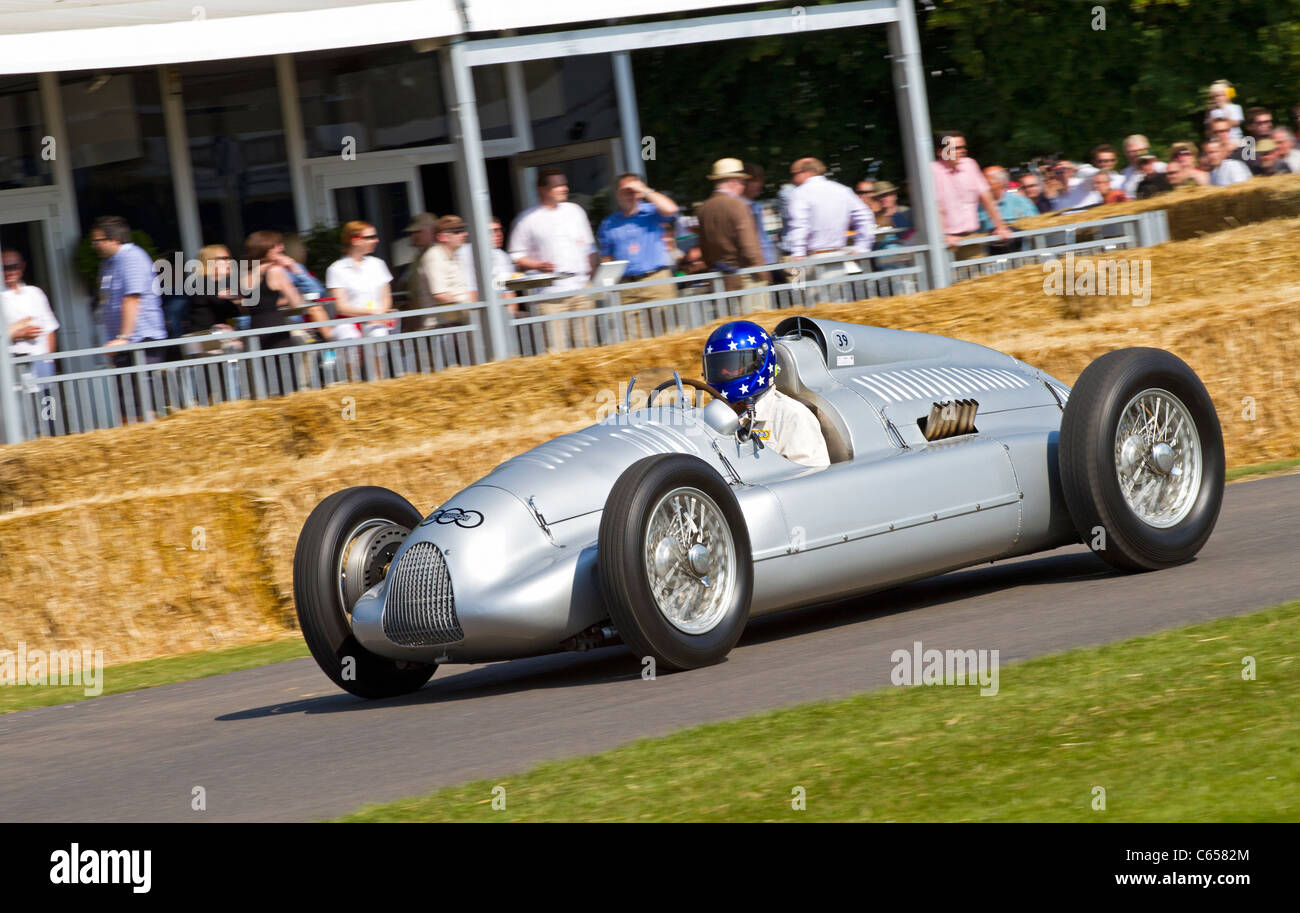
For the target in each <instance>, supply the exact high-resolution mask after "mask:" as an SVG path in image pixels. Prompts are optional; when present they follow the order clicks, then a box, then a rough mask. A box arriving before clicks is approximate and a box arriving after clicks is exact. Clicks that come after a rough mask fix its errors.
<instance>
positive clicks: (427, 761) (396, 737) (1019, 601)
mask: <svg viewBox="0 0 1300 913" xmlns="http://www.w3.org/2000/svg"><path fill="white" fill-rule="evenodd" d="M1298 533H1300V476H1297V475H1293V476H1283V477H1278V478H1271V479H1262V480H1259V481H1255V482H1246V483H1242V484H1237V485H1230V486H1228V489H1227V493H1226V497H1225V501H1224V509H1223V513H1222V515H1221V517H1220V519H1219V525H1218V527H1217V529H1216V531H1215V533H1214V535H1213V536H1212V537H1211V538H1210V541H1209V543H1208V544H1207V545H1206V547H1205V549H1204V550H1203V551H1202V552H1201V554H1200V556H1198V558H1197V560H1196V561H1194V562H1192V563H1190V564H1188V565H1184V566H1182V567H1179V568H1175V569H1173V570H1168V571H1161V572H1157V573H1151V574H1138V575H1125V574H1120V573H1117V572H1114V571H1112V570H1111V569H1110V568H1109V567H1108V566H1107V565H1105V564H1103V563H1102V562H1101V561H1100V560H1099V559H1097V558H1096V557H1095V556H1093V555H1092V554H1090V553H1089V552H1087V551H1086V550H1085V549H1084V548H1083V547H1082V546H1079V547H1075V548H1070V549H1060V550H1057V551H1055V552H1050V553H1046V554H1043V555H1039V556H1035V557H1030V558H1024V559H1019V560H1015V561H1008V562H1002V563H998V564H995V565H985V566H982V567H979V568H974V569H969V570H965V571H958V572H955V573H951V574H947V575H945V576H943V577H938V578H934V579H932V580H928V581H923V582H919V583H914V584H909V585H907V586H904V587H900V588H897V589H894V590H891V591H888V592H886V593H879V594H875V595H872V596H869V597H866V598H862V599H858V600H853V601H849V602H843V603H837V604H835V605H832V606H826V607H822V608H818V609H801V610H798V611H794V612H788V613H784V614H781V615H777V616H771V617H767V618H763V619H758V620H756V621H755V622H754V623H753V624H752V625H751V626H750V629H749V631H748V632H747V633H746V636H745V637H744V639H743V640H741V642H740V644H739V645H738V646H737V648H736V649H735V650H734V651H732V653H731V655H730V657H729V658H728V659H727V661H726V662H724V663H722V664H720V665H717V666H714V667H711V668H707V669H700V670H697V671H694V672H690V673H682V674H676V675H661V676H659V677H658V678H656V679H655V680H653V681H647V680H643V679H642V678H641V675H640V671H641V667H640V664H639V662H638V661H637V660H636V659H635V658H634V657H633V656H632V655H631V654H630V653H628V652H627V651H626V650H625V649H624V648H622V647H610V648H606V649H603V650H597V651H594V652H591V653H585V654H561V655H556V656H547V657H541V658H537V659H530V660H517V661H514V662H509V663H494V664H490V665H485V666H466V667H461V666H453V667H448V668H446V669H442V670H439V672H438V673H437V674H436V675H435V676H434V677H433V680H432V681H431V682H430V683H429V684H428V685H426V686H425V687H424V689H422V690H421V691H419V692H418V693H416V694H414V695H409V696H407V697H404V698H396V699H391V700H386V701H378V702H366V701H361V700H359V699H357V698H354V697H352V696H350V695H347V694H344V693H343V692H340V691H338V690H337V689H335V688H334V686H333V685H332V684H331V683H330V682H329V681H328V680H327V679H326V678H325V677H324V676H323V675H322V674H321V673H320V672H319V671H318V670H317V668H316V666H315V664H314V663H313V661H312V660H310V659H303V660H295V661H293V662H287V663H280V664H277V665H273V666H265V667H262V668H259V669H250V670H246V671H244V672H235V673H231V674H228V675H221V676H215V677H212V678H206V679H201V680H199V681H194V682H184V683H181V684H177V685H168V686H165V687H161V688H154V689H150V690H146V691H139V692H134V693H131V694H121V695H114V696H110V697H101V698H97V699H94V700H89V701H83V702H80V703H76V704H67V705H63V706H60V707H48V708H42V709H38V710H29V711H25V712H23V713H16V714H9V715H6V716H0V819H3V820H6V821H46V822H48V821H102V820H107V821H138V820H145V821H173V820H175V821H231V820H241V821H259V820H277V821H279V820H304V819H316V818H323V817H330V816H334V815H338V814H343V813H346V812H349V811H352V810H354V809H356V808H357V807H359V806H360V805H362V804H364V803H367V802H376V801H383V800H389V799H395V798H398V797H401V796H406V795H411V794H416V793H423V792H427V791H429V790H431V789H433V788H435V787H438V786H444V785H449V784H455V783H459V782H464V781H466V780H470V779H477V778H492V777H498V776H502V775H505V774H509V773H512V772H518V771H521V770H524V769H526V768H528V767H530V766H532V765H533V764H535V763H537V762H539V761H542V760H548V759H555V758H563V757H568V756H574V755H580V754H587V753H590V752H595V751H600V750H602V749H607V748H611V747H614V746H616V745H619V744H622V743H625V742H628V741H631V740H633V739H636V738H640V737H643V736H654V735H661V734H664V733H668V732H671V731H673V730H676V729H680V728H682V727H684V726H690V725H694V724H698V723H704V722H708V721H713V720H720V719H726V718H730V717H737V716H741V715H744V714H748V713H752V712H755V711H759V710H764V709H768V708H772V707H778V706H782V705H786V704H794V703H800V702H805V701H811V700H817V699H821V698H831V697H837V696H841V695H847V694H851V693H854V692H858V691H865V690H868V689H871V688H877V687H880V686H883V685H887V684H888V683H889V673H890V669H891V668H892V663H891V662H890V654H891V653H892V652H893V651H894V650H895V649H897V648H899V647H905V648H909V649H910V648H911V645H912V643H913V641H916V640H920V641H922V643H923V644H924V645H925V647H926V648H930V647H935V648H938V649H941V650H942V649H981V648H983V649H997V650H1000V651H1001V654H1000V656H1001V661H1002V662H1003V663H1006V662H1009V661H1015V660H1020V659H1025V658H1027V657H1031V656H1038V655H1041V654H1045V653H1053V652H1058V651H1061V650H1064V649H1067V648H1070V647H1075V646H1080V645H1084V644H1098V643H1104V642H1107V641H1112V640H1120V639H1123V638H1126V637H1131V636H1134V635H1137V634H1143V633H1148V632H1151V631H1157V630H1161V629H1164V628H1170V627H1175V626H1177V625H1182V624H1189V623H1192V622H1197V621H1202V620H1205V619H1210V618H1215V617H1219V616H1226V615H1238V614H1243V613H1246V612H1250V611H1252V610H1255V609H1258V608H1262V607H1265V606H1270V605H1274V604H1276V603H1279V602H1284V601H1286V600H1288V599H1294V598H1297V597H1300V547H1297V534H1298ZM108 674H111V669H110V670H109V672H108ZM1003 686H1004V687H1005V683H1004V685H1003ZM705 763H707V759H705ZM195 786H202V787H203V788H204V790H205V792H206V803H207V809H206V810H205V811H194V810H192V809H191V795H192V790H193V788H194V787H195ZM484 799H485V800H487V799H490V795H489V794H488V793H486V792H485V794H484Z"/></svg>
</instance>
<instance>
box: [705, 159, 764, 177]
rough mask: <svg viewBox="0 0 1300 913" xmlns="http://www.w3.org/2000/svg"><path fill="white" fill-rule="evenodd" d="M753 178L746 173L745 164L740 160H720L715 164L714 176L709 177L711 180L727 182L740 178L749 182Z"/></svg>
mask: <svg viewBox="0 0 1300 913" xmlns="http://www.w3.org/2000/svg"><path fill="white" fill-rule="evenodd" d="M751 177H753V175H751V174H749V173H747V172H746V171H745V164H744V162H742V161H741V160H740V159H718V160H717V161H716V162H714V163H713V174H711V175H709V180H710V181H726V180H729V179H731V178H739V179H740V180H742V181H748V180H749V179H750V178H751Z"/></svg>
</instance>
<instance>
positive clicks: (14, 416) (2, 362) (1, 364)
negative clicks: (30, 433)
mask: <svg viewBox="0 0 1300 913" xmlns="http://www.w3.org/2000/svg"><path fill="white" fill-rule="evenodd" d="M3 254H4V250H3V249H0V256H3ZM0 330H3V331H4V338H3V339H0V433H3V435H4V440H3V443H5V444H17V443H19V442H20V441H22V440H23V427H22V425H21V424H20V423H19V421H18V391H16V390H15V389H14V382H15V381H16V380H17V378H15V377H14V363H13V355H11V354H10V352H9V321H8V319H7V318H5V316H4V309H3V308H0Z"/></svg>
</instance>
